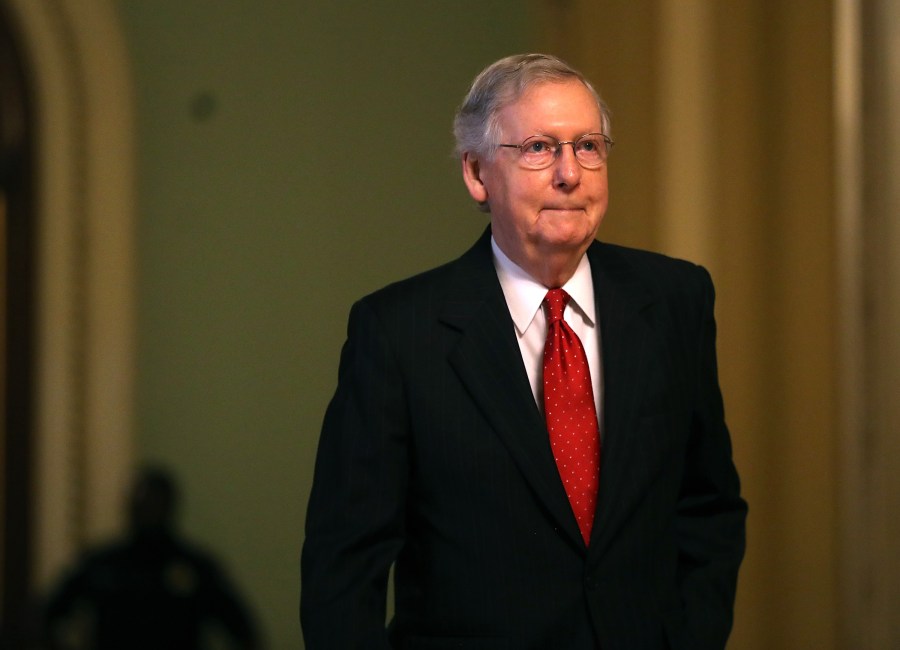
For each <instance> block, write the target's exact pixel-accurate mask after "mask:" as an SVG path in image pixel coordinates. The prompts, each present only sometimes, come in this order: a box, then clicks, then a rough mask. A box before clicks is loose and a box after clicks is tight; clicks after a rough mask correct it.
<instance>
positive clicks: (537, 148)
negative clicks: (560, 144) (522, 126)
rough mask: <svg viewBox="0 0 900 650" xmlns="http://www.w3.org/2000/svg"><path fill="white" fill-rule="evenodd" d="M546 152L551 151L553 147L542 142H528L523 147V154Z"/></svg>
mask: <svg viewBox="0 0 900 650" xmlns="http://www.w3.org/2000/svg"><path fill="white" fill-rule="evenodd" d="M548 151H553V146H552V145H551V144H550V143H549V142H544V141H543V140H537V141H535V142H529V143H528V146H527V147H525V153H547V152H548Z"/></svg>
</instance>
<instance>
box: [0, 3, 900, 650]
mask: <svg viewBox="0 0 900 650" xmlns="http://www.w3.org/2000/svg"><path fill="white" fill-rule="evenodd" d="M522 51H548V52H550V53H554V54H557V55H559V56H561V57H563V58H564V59H566V60H567V61H568V62H569V63H571V64H572V65H574V66H575V67H577V68H579V69H581V70H582V71H583V72H585V73H586V74H587V76H588V77H589V78H591V79H592V80H593V81H594V82H595V84H596V85H597V86H598V88H599V89H600V90H601V93H602V94H603V95H604V97H605V99H606V100H607V102H608V103H609V104H610V106H611V108H612V112H613V135H614V137H615V139H616V142H617V144H616V148H615V149H614V151H613V157H612V159H611V163H610V191H611V206H610V209H609V212H608V213H607V216H606V220H605V222H604V224H603V226H602V227H601V233H600V237H601V238H602V239H605V240H608V241H613V242H617V243H622V244H626V245H633V246H639V247H644V248H650V249H653V250H657V251H661V252H664V253H667V254H670V255H674V256H678V257H686V258H689V259H692V260H694V261H696V262H699V263H702V264H704V265H705V266H707V267H708V268H709V269H710V271H711V272H712V274H713V277H714V279H715V281H716V286H717V290H718V295H719V297H718V302H717V318H718V324H719V355H720V375H721V383H722V387H723V390H724V393H725V398H726V408H727V415H728V420H729V425H730V428H731V430H732V435H733V440H734V446H735V458H736V462H737V464H738V469H739V471H740V472H741V474H742V479H743V484H744V490H745V494H746V498H747V499H748V501H749V504H750V518H749V522H748V525H749V531H748V535H749V540H748V543H749V545H748V552H747V558H746V561H745V564H744V568H743V571H742V574H741V578H740V586H739V593H738V603H737V610H736V623H735V630H734V633H733V635H732V640H731V643H730V645H729V648H730V650H773V649H774V650H778V649H785V650H787V649H790V650H795V649H797V648H815V649H817V650H831V649H834V650H837V649H843V648H846V649H852V650H868V649H885V650H888V649H893V648H897V647H900V622H898V621H900V619H898V617H897V616H896V613H897V612H898V611H900V554H898V553H897V552H896V549H897V544H898V541H900V518H897V517H896V516H895V514H894V513H895V511H896V509H897V506H900V471H898V470H900V436H898V435H897V434H898V429H900V405H898V399H897V396H898V389H897V387H898V386H900V294H898V290H897V287H898V286H900V261H898V260H900V255H897V254H896V252H897V251H900V225H898V219H897V214H900V183H898V181H897V179H898V177H900V118H898V116H900V106H898V104H900V66H898V65H897V63H898V61H900V5H897V3H894V2H893V1H892V0H870V1H863V0H860V1H858V2H854V1H853V0H792V1H790V2H783V0H721V1H718V0H629V1H626V0H590V1H588V0H454V1H453V2H449V1H447V2H443V1H440V2H429V3H425V2H417V1H413V0H397V1H395V2H385V3H373V2H369V1H367V0H343V1H340V2H303V1H288V0H280V1H279V0H266V1H263V2H250V1H249V0H218V1H217V2H211V1H210V0H152V1H148V0H0V191H2V192H0V225H2V227H0V260H2V262H3V264H2V267H0V268H2V270H0V295H2V297H3V298H4V304H5V318H4V319H3V321H2V325H0V342H2V347H0V349H2V353H0V360H2V370H0V386H2V388H3V392H2V396H0V410H2V412H3V415H4V427H3V430H2V434H0V435H2V438H0V441H2V446H0V449H2V451H0V463H2V467H3V470H2V472H3V474H2V476H3V481H2V486H0V497H2V502H0V503H2V510H3V523H2V537H0V555H2V557H0V560H2V572H3V573H2V592H0V597H2V601H0V605H2V626H3V634H4V635H5V640H6V642H7V645H8V647H11V648H17V647H24V646H17V645H15V643H16V639H17V638H18V637H17V636H16V635H19V634H24V632H22V631H21V630H23V629H24V628H25V627H27V620H28V618H29V611H30V606H31V604H32V603H34V602H36V601H37V600H38V599H39V598H40V597H42V595H43V594H45V593H46V591H47V590H48V589H49V588H50V586H51V585H53V584H54V583H55V582H56V581H57V580H58V579H59V576H60V574H61V572H62V571H63V570H64V569H65V568H66V567H67V566H70V565H71V563H72V562H73V561H74V560H75V558H76V557H77V556H78V555H79V553H80V552H81V551H83V550H84V549H85V548H88V547H90V546H91V545H92V544H95V543H97V542H99V541H102V540H104V539H108V538H110V537H111V536H113V535H115V534H116V533H117V532H118V531H119V530H121V528H122V526H123V517H124V507H125V496H126V492H127V489H128V485H129V482H130V480H131V477H132V474H133V472H134V469H135V467H136V466H137V465H139V464H141V463H145V462H153V463H157V464H161V465H164V466H166V467H168V468H169V469H170V470H171V471H172V472H173V473H174V474H175V475H176V476H177V478H178V481H179V483H180V487H181V492H182V506H181V510H180V522H179V523H180V526H179V527H180V529H181V531H182V532H183V533H184V534H185V535H186V536H188V537H189V538H190V539H192V540H194V541H195V542H196V543H198V544H200V545H201V546H203V547H205V548H208V549H210V550H211V551H213V552H214V553H215V554H216V555H217V556H218V558H219V559H220V560H221V561H222V564H223V565H224V566H225V567H226V568H227V570H228V574H229V576H230V578H231V580H232V581H233V583H234V584H235V585H236V587H237V588H238V589H239V590H240V592H241V593H242V594H243V596H244V597H245V598H246V600H247V601H248V603H249V605H250V608H251V609H252V610H253V612H254V614H255V615H256V617H257V618H258V620H259V624H260V627H261V628H262V631H263V633H264V635H265V638H266V639H267V641H268V646H269V647H270V648H273V649H277V650H280V649H285V650H286V649H288V648H297V647H302V642H301V641H300V633H299V623H298V621H297V609H298V602H299V593H298V592H299V553H300V547H301V544H302V538H303V519H304V514H305V504H306V499H307V496H308V491H309V487H310V482H311V478H312V467H313V460H314V454H315V449H316V444H317V438H318V429H319V425H320V422H321V418H322V415H323V412H324V409H325V406H326V404H327V401H328V399H329V397H330V395H331V393H332V391H333V389H334V386H335V382H336V374H337V361H338V355H339V351H340V346H341V343H342V342H343V338H344V326H345V323H346V316H347V313H348V310H349V307H350V305H351V303H352V302H353V301H354V300H355V299H356V298H358V297H360V296H361V295H363V294H365V293H367V292H369V291H371V290H373V289H376V288H378V287H380V286H382V285H384V284H386V283H387V282H390V281H392V280H394V279H398V278H400V277H403V276H406V275H410V274H412V273H415V272H417V271H420V270H424V269H426V268H428V267H431V266H434V265H437V264H439V263H441V262H443V261H446V260H448V259H450V258H452V257H455V256H457V255H458V254H460V253H461V252H462V251H464V250H465V249H466V248H467V247H468V246H469V245H470V243H471V242H472V241H474V239H475V238H476V237H477V235H478V234H479V233H480V232H481V230H482V229H483V227H484V224H485V217H484V215H482V214H480V213H479V212H477V210H476V209H475V207H474V206H473V205H472V203H471V200H470V199H469V197H468V195H467V194H466V192H465V189H464V186H463V184H462V182H461V179H460V174H459V170H458V165H457V163H456V162H455V161H454V160H453V159H452V157H451V151H452V147H453V142H452V135H451V120H452V116H453V112H454V110H455V108H456V106H457V105H458V103H459V102H460V100H461V99H462V97H463V95H464V93H465V91H466V90H467V87H468V84H469V82H470V81H471V79H472V78H473V77H474V75H475V74H476V73H477V72H478V71H480V70H481V68H483V67H484V66H485V65H486V64H488V63H490V62H492V61H494V60H495V59H497V58H499V57H501V56H504V55H506V54H510V53H514V52H522Z"/></svg>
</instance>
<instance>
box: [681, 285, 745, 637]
mask: <svg viewBox="0 0 900 650" xmlns="http://www.w3.org/2000/svg"><path fill="white" fill-rule="evenodd" d="M700 280H701V295H702V301H701V310H700V311H701V317H700V318H701V320H700V328H699V332H700V336H699V339H695V340H698V341H699V343H698V345H697V349H696V352H695V355H696V360H697V365H696V368H697V369H698V372H697V381H696V387H695V391H694V395H695V402H694V408H693V415H692V420H691V430H690V438H689V442H688V447H687V450H686V458H685V473H684V480H683V483H682V489H681V494H680V496H679V501H678V515H677V517H678V521H677V534H678V541H679V576H678V578H679V587H680V592H681V596H682V602H683V605H684V608H685V609H684V613H685V627H684V634H685V638H684V639H683V641H684V643H683V644H682V645H683V647H685V648H692V649H694V650H700V649H703V650H722V649H723V648H724V647H725V643H726V641H727V639H728V635H729V632H730V630H731V625H732V620H733V613H732V612H733V607H734V598H735V591H736V587H737V573H738V567H739V565H740V563H741V560H742V558H743V555H744V546H745V519H746V514H747V505H746V503H745V502H744V500H743V499H742V498H741V496H740V484H739V480H738V475H737V471H736V469H735V467H734V463H733V461H732V455H731V441H730V437H729V433H728V429H727V427H726V425H725V414H724V408H723V404H722V396H721V393H720V389H719V380H718V370H717V362H716V324H715V318H714V313H713V312H714V302H715V292H714V289H713V284H712V280H711V279H710V277H709V274H708V273H707V272H706V271H705V269H701V270H700Z"/></svg>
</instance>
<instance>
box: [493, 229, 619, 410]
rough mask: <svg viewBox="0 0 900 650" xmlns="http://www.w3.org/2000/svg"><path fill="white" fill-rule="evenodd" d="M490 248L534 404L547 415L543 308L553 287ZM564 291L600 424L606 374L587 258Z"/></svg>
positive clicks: (568, 317) (567, 315)
mask: <svg viewBox="0 0 900 650" xmlns="http://www.w3.org/2000/svg"><path fill="white" fill-rule="evenodd" d="M491 248H492V249H493V252H494V268H495V269H496V270H497V277H498V278H499V279H500V286H501V287H502V288H503V295H504V297H505V298H506V305H507V307H508V308H509V313H510V315H511V316H512V319H513V323H514V324H515V327H516V337H517V338H518V340H519V349H520V350H521V352H522V361H524V363H525V370H526V371H527V372H528V380H529V382H531V392H532V394H533V395H534V401H535V403H536V404H537V406H538V408H539V409H540V411H541V413H543V412H544V382H543V365H544V364H543V358H544V342H545V340H546V338H547V316H546V314H545V313H544V310H543V309H542V308H541V304H542V303H543V302H544V298H545V297H546V295H547V291H549V289H551V288H552V287H545V286H544V285H543V284H541V283H540V282H538V281H537V280H535V279H534V278H532V277H531V276H530V275H529V274H528V273H526V272H525V271H524V270H523V269H522V268H521V267H520V266H518V265H517V264H516V263H515V262H513V261H512V260H511V259H509V257H507V256H506V254H505V253H504V252H503V251H502V250H500V247H499V246H498V245H497V242H496V241H495V240H494V238H493V237H491ZM562 288H563V289H564V290H565V292H566V293H568V294H569V296H571V298H572V299H571V300H570V301H569V304H567V305H566V310H565V312H564V313H563V318H564V319H565V321H566V323H568V324H569V327H571V328H572V330H574V332H575V334H576V335H577V336H578V338H579V339H581V344H582V346H584V353H585V355H587V360H588V367H589V368H590V370H591V384H592V385H593V388H594V405H595V406H596V408H597V416H598V421H599V422H602V421H603V419H602V418H601V417H600V405H601V403H602V397H603V373H602V364H601V358H600V329H599V327H598V326H597V323H598V321H597V310H596V308H595V307H594V281H593V277H592V276H591V265H590V262H588V258H587V255H584V256H583V257H582V258H581V261H580V262H579V263H578V268H577V269H576V270H575V274H574V275H573V276H572V277H571V278H570V279H569V281H568V282H566V283H565V284H564V285H563V286H562Z"/></svg>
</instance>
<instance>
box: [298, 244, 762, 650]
mask: <svg viewBox="0 0 900 650" xmlns="http://www.w3.org/2000/svg"><path fill="white" fill-rule="evenodd" d="M587 255H588V256H589V260H590V265H591V272H592V275H593V282H594V290H595V292H596V296H597V312H598V316H599V320H600V336H601V346H602V362H603V376H604V391H605V393H604V395H603V402H602V403H603V408H602V414H601V419H602V422H601V430H602V436H603V451H602V464H601V477H600V489H599V497H598V504H597V514H596V519H595V524H594V529H593V533H592V537H591V540H590V544H589V545H588V546H585V544H584V542H583V540H582V538H581V535H580V533H579V531H578V526H577V524H576V522H575V518H574V515H573V514H572V511H571V508H570V507H569V504H568V501H567V499H566V494H565V491H564V490H563V487H562V484H561V482H560V479H559V475H558V473H557V470H556V465H555V463H554V460H553V456H552V454H551V451H550V445H549V440H548V434H547V429H546V425H545V423H544V421H543V418H542V416H541V414H540V412H539V410H538V408H537V407H536V405H535V402H534V398H533V396H532V393H531V388H530V385H529V382H528V378H527V375H526V371H525V367H524V364H523V362H522V357H521V353H520V351H519V347H518V344H517V341H516V335H515V329H514V326H513V322H512V319H511V317H510V315H509V312H508V310H507V307H506V302H505V299H504V297H503V293H502V290H501V288H500V283H499V281H498V279H497V275H496V272H495V270H494V266H493V261H492V256H491V247H490V230H489V229H488V230H487V231H486V232H485V233H484V235H483V236H482V237H481V239H480V240H479V241H478V242H477V243H476V244H475V246H473V247H472V248H471V249H470V250H469V251H468V252H467V253H465V254H464V255H463V256H462V257H461V258H459V259H458V260H456V261H454V262H451V263H449V264H447V265H444V266H442V267H440V268H437V269H434V270H432V271H429V272H426V273H424V274H421V275H418V276H416V277H413V278H410V279H408V280H404V281H402V282H398V283H396V284H392V285H390V286H388V287H386V288H384V289H382V290H380V291H378V292H376V293H374V294H372V295H370V296H367V297H366V298H363V299H362V300H360V301H359V302H357V303H356V304H355V305H354V306H353V308H352V311H351V314H350V320H349V327H348V337H347V341H346V343H345V345H344V349H343V352H342V354H341V363H340V370H339V379H338V387H337V391H336V393H335V395H334V398H333V400H332V401H331V404H330V406H329V407H328V410H327V413H326V415H325V420H324V425H323V428H322V434H321V440H320V443H319V450H318V457H317V461H316V470H315V480H314V485H313V489H312V494H311V497H310V501H309V508H308V513H307V522H306V540H305V543H304V548H303V558H302V591H301V619H302V625H303V631H304V637H305V640H306V644H307V646H306V647H307V649H308V650H326V649H340V650H350V649H356V648H367V649H368V648H381V649H387V648H409V649H411V650H414V649H429V650H439V649H445V648H446V649H449V648H458V649H461V650H463V649H470V650H474V649H478V650H487V649H493V648H506V649H508V650H529V649H535V650H537V649H542V650H543V649H548V650H549V649H553V650H596V649H597V648H601V649H602V650H663V649H665V648H671V649H673V650H721V649H722V648H723V647H724V645H725V641H726V639H727V637H728V634H729V631H730V629H731V623H732V608H733V602H734V595H735V587H736V580H737V572H738V566H739V564H740V562H741V559H742V556H743V552H744V522H745V517H746V504H745V502H744V501H743V500H742V498H741V497H740V490H739V482H738V476H737V473H736V471H735V467H734V464H733V463H732V458H731V443H730V439H729V434H728V430H727V428H726V426H725V420H724V413H723V407H722V399H721V395H720V391H719V384H718V378H717V369H716V352H715V321H714V317H713V302H714V292H713V287H712V282H711V281H710V278H709V275H708V274H707V273H706V271H705V270H704V269H702V268H701V267H698V266H695V265H693V264H689V263H687V262H682V261H677V260H673V259H670V258H667V257H664V256H662V255H658V254H654V253H648V252H644V251H637V250H633V249H626V248H622V247H618V246H612V245H609V244H603V243H599V242H595V243H593V244H592V245H591V247H590V248H589V250H588V253H587ZM392 564H395V576H394V582H395V615H394V617H393V620H392V621H391V623H390V625H389V626H388V628H387V629H386V628H385V599H386V585H387V581H388V572H389V569H390V567H391V565H392Z"/></svg>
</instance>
